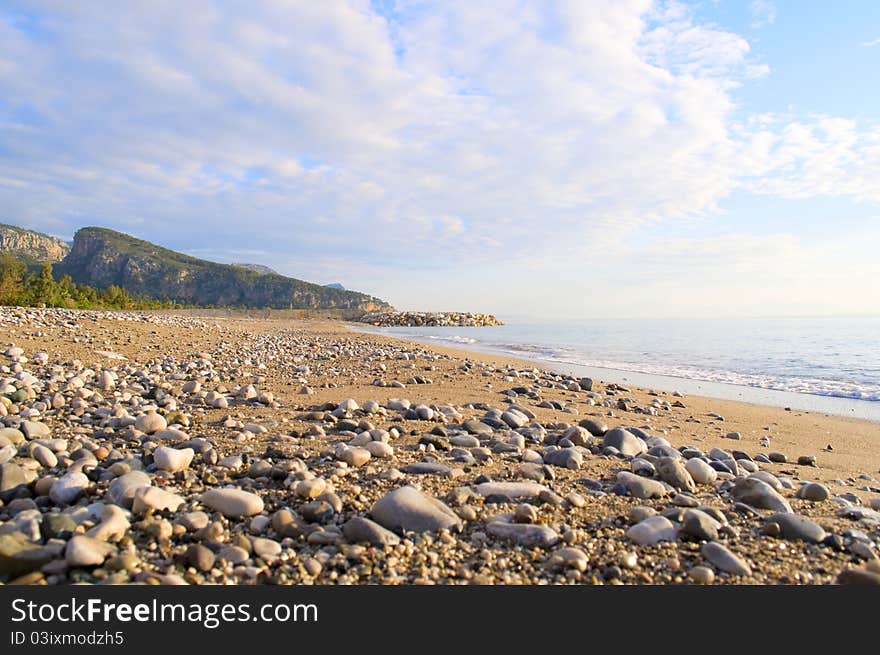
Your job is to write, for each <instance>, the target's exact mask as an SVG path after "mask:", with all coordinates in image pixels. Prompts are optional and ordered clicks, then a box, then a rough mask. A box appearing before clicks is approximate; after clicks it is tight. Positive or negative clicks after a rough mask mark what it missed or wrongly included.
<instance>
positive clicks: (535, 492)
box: [474, 482, 549, 501]
mask: <svg viewBox="0 0 880 655" xmlns="http://www.w3.org/2000/svg"><path fill="white" fill-rule="evenodd" d="M474 490H475V491H476V492H477V493H478V494H480V495H481V496H483V497H484V498H488V497H489V496H502V497H504V498H506V499H507V500H508V501H514V500H529V499H537V498H538V496H539V495H540V494H541V492H542V491H549V489H547V487H545V486H544V485H542V484H536V483H534V482H483V483H481V484H478V485H476V486H475V487H474Z"/></svg>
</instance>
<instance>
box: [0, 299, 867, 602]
mask: <svg viewBox="0 0 880 655" xmlns="http://www.w3.org/2000/svg"><path fill="white" fill-rule="evenodd" d="M0 319H3V320H0V341H3V342H4V343H5V347H6V350H5V351H4V353H3V356H5V357H6V358H7V359H6V360H5V361H6V362H7V363H8V365H9V366H10V371H11V367H13V366H14V367H16V368H18V367H20V369H21V370H20V371H19V372H18V373H17V377H7V378H6V379H5V383H6V384H7V385H12V386H14V387H15V390H13V389H11V388H9V386H7V389H6V392H7V394H9V396H4V399H5V402H4V403H3V406H4V408H5V409H6V412H7V415H6V416H4V417H3V420H2V423H3V424H4V425H5V428H4V429H3V430H2V432H0V440H2V443H0V447H2V450H0V454H2V455H3V456H4V457H5V458H7V461H6V462H5V463H3V465H2V466H3V469H2V477H0V483H2V484H0V528H2V530H0V541H2V544H0V545H2V549H0V582H17V583H21V584H47V585H66V584H72V583H86V584H128V583H148V584H273V585H274V584H284V585H288V584H449V585H452V584H529V585H535V584H615V585H616V584H833V583H835V582H846V581H848V580H854V581H861V580H867V581H871V580H875V579H876V580H878V581H880V560H877V559H876V555H877V552H878V548H880V538H878V534H877V526H880V480H878V479H877V477H878V476H877V473H878V471H880V451H878V448H877V436H878V430H877V426H876V424H873V423H870V422H868V421H864V420H858V419H852V418H846V417H836V416H823V415H821V414H811V413H807V412H785V411H784V410H782V409H780V408H773V407H764V406H759V405H751V404H748V403H743V402H737V401H724V400H716V399H706V398H701V397H698V396H689V395H684V396H673V395H672V394H671V393H667V392H657V391H652V390H647V389H642V388H641V387H636V386H632V385H627V386H626V388H622V387H621V386H620V385H615V384H604V383H601V382H594V383H588V382H587V381H585V380H579V379H577V378H572V377H570V376H566V375H562V374H559V373H556V372H554V371H552V370H549V369H542V368H539V367H538V366H537V365H536V363H535V362H532V361H529V360H524V359H520V358H512V357H505V356H500V355H491V354H485V355H484V354H481V353H474V352H470V351H463V350H462V349H457V348H451V347H445V346H438V345H435V344H431V345H423V344H420V343H418V342H413V341H409V340H404V339H400V338H396V337H390V336H385V335H375V334H364V333H361V332H357V331H352V330H351V329H349V328H348V326H346V325H344V324H342V323H340V322H338V321H321V320H313V321H308V320H307V321H301V320H284V319H281V320H272V319H252V318H245V319H241V318H231V317H229V318H205V319H199V318H195V317H182V316H174V315H162V316H159V317H156V316H154V315H151V314H143V315H141V316H140V317H139V318H137V317H135V318H133V316H132V315H131V314H124V313H102V312H67V311H60V310H19V309H6V310H2V311H0ZM829 445H830V446H832V447H831V448H830V449H829V448H826V447H827V446H829ZM676 462H677V464H676ZM693 465H697V466H696V467H695V466H693ZM691 471H693V473H691ZM758 475H760V476H761V477H758V478H752V477H750V476H758ZM758 482H760V484H758ZM752 487H756V489H757V491H758V492H760V493H759V494H758V495H755V493H754V492H755V491H756V489H754V488H752ZM807 491H808V492H809V496H806V495H804V494H805V493H806V492H807ZM802 492H803V493H802ZM126 494H127V495H126ZM780 511H781V512H782V513H784V514H790V515H791V516H792V519H793V520H794V523H791V522H790V521H787V520H785V518H784V517H783V518H779V516H780V515H779V512H780ZM50 516H51V525H52V526H53V527H52V530H53V531H52V532H51V533H48V534H46V533H44V531H43V530H41V526H42V524H43V521H44V520H45V521H46V522H47V523H46V525H48V523H49V521H50V519H49V517H50ZM792 526H794V527H792ZM783 529H784V530H785V531H789V530H792V529H793V530H795V532H790V531H789V532H784V531H783ZM863 535H864V536H863Z"/></svg>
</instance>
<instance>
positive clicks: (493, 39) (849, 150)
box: [0, 0, 880, 318]
mask: <svg viewBox="0 0 880 655" xmlns="http://www.w3.org/2000/svg"><path fill="white" fill-rule="evenodd" d="M878 68H880V3H878V2H874V1H873V0H864V1H855V0H837V1H836V2H833V3H831V2H825V1H822V0H789V1H783V0H717V1H716V0H702V1H699V2H697V1H695V2H677V1H664V0H655V1H651V0H559V1H549V0H547V1H541V2H537V1H534V0H533V1H530V2H525V1H517V0H469V1H468V2H448V1H438V2H430V1H421V0H374V1H372V2H370V1H368V0H324V1H322V2H314V1H313V0H284V1H282V0H266V1H263V2H259V3H245V2H232V1H229V2H223V1H219V0H218V1H213V0H190V2H187V3H183V4H182V3H179V2H172V1H165V0H152V1H151V2H149V3H144V2H123V1H119V0H114V1H110V0H106V1H100V0H95V1H90V2H75V3H72V2H66V1H64V0H59V1H51V0H30V1H28V2H18V1H16V0H2V1H0V222H7V223H12V224H15V225H20V226H23V227H27V228H31V229H36V230H39V231H43V232H47V233H50V234H53V235H58V236H61V237H64V238H68V239H69V238H71V237H72V236H73V234H74V232H75V231H76V230H77V229H78V228H81V227H85V226H89V225H100V226H105V227H110V228H113V229H117V230H120V231H123V232H127V233H129V234H132V235H134V236H137V237H139V238H142V239H147V240H149V241H153V242H155V243H159V244H161V245H163V246H166V247H169V248H173V249H175V250H181V251H184V252H187V253H190V254H193V255H196V256H199V257H204V258H206V259H212V260H215V261H221V262H253V263H259V264H265V265H268V266H271V267H273V268H275V269H276V270H278V271H279V272H281V273H284V274H286V275H291V276H294V277H298V278H301V279H306V280H310V281H315V282H320V283H329V282H341V283H342V284H344V285H345V286H346V287H347V288H351V289H356V290H360V291H364V292H367V293H370V294H373V295H376V296H379V297H381V298H384V299H386V300H388V301H389V302H391V303H392V304H393V305H395V306H396V307H398V308H401V309H425V310H459V311H484V312H492V313H496V314H498V315H500V316H502V317H506V316H533V317H537V316H540V317H549V318H589V317H602V318H606V317H691V316H693V317H698V316H708V317H733V316H762V315H773V316H787V315H792V316H797V315H828V314H877V313H880V293H878V289H877V287H878V280H880V256H878V253H880V85H878V84H877V70H878Z"/></svg>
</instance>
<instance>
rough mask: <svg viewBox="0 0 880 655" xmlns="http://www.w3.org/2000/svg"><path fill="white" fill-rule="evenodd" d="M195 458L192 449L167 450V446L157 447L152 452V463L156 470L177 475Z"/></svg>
mask: <svg viewBox="0 0 880 655" xmlns="http://www.w3.org/2000/svg"><path fill="white" fill-rule="evenodd" d="M193 457H195V451H194V450H193V449H192V448H181V449H179V450H178V449H176V448H168V447H167V446H159V447H158V448H156V450H154V451H153V462H154V463H155V464H156V468H158V469H160V470H162V471H167V472H168V473H177V472H178V471H183V470H184V469H186V468H189V465H190V463H191V462H192V460H193Z"/></svg>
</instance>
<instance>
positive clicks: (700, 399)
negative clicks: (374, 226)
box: [328, 323, 880, 480]
mask: <svg viewBox="0 0 880 655" xmlns="http://www.w3.org/2000/svg"><path fill="white" fill-rule="evenodd" d="M341 325H344V326H345V328H343V329H345V330H350V329H352V328H353V331H355V332H358V333H362V334H369V335H370V336H375V337H379V338H381V339H390V340H393V341H400V342H403V343H410V344H417V345H419V346H421V347H425V348H428V349H431V350H434V351H436V352H439V353H444V354H448V355H451V356H453V357H459V358H462V359H469V360H476V361H481V362H488V363H491V364H493V365H497V366H502V367H503V366H508V365H510V366H514V367H517V368H521V369H531V368H537V369H545V370H549V371H554V372H562V373H564V372H565V371H559V370H557V369H555V368H553V367H551V366H544V365H543V363H542V362H539V361H537V360H533V359H527V358H522V357H513V356H509V355H503V354H499V353H493V352H484V351H477V350H472V349H469V348H462V347H456V346H447V345H445V344H438V343H435V342H433V341H431V342H428V343H426V342H425V341H422V340H417V339H410V338H407V337H398V336H395V335H388V334H382V333H379V332H376V331H372V330H362V329H360V326H358V325H357V324H351V323H342V324H341ZM328 326H332V324H328ZM354 326H356V327H354ZM609 370H610V369H609ZM620 373H622V375H621V377H620V380H622V379H623V378H624V377H628V375H629V374H628V372H626V371H622V372H620ZM595 380H596V382H599V383H603V382H615V381H616V380H615V379H604V380H603V379H602V378H596V379H595ZM730 386H732V385H730ZM627 389H630V390H631V391H634V392H636V395H637V396H638V397H640V398H645V399H646V398H650V397H651V395H650V394H652V393H658V394H659V395H660V397H661V398H667V399H669V400H670V401H671V400H674V397H673V396H672V390H662V389H657V388H654V387H651V386H643V385H637V384H633V385H630V384H628V385H627ZM779 393H782V392H779ZM495 395H496V397H497V394H495ZM791 395H795V394H791ZM682 400H683V401H684V403H685V404H686V406H687V407H686V409H687V410H688V411H687V414H688V415H692V416H693V417H695V418H696V420H701V418H704V417H706V416H707V415H708V414H710V413H718V414H721V415H722V416H723V417H724V421H723V422H720V423H719V424H718V425H714V426H710V428H711V429H710V430H708V431H707V430H706V429H705V427H706V426H705V424H703V423H689V424H688V425H690V426H691V428H692V429H690V430H681V431H680V432H679V433H678V435H673V437H670V439H671V440H672V439H675V440H674V441H673V444H674V445H678V444H679V441H680V440H682V439H684V438H685V437H690V438H692V439H697V440H698V441H700V442H701V444H704V445H705V446H706V447H708V448H722V449H730V448H732V447H737V448H743V449H744V448H746V447H753V446H755V445H756V444H757V442H758V441H759V440H760V437H761V436H763V435H771V437H772V442H773V449H786V450H788V451H791V450H793V449H800V450H802V451H803V452H807V451H809V452H813V453H816V452H822V454H823V469H820V470H817V471H816V473H818V476H817V477H818V479H820V480H832V479H834V478H835V477H841V476H858V475H862V474H871V475H874V474H876V473H878V472H880V425H878V424H877V423H876V422H874V421H872V420H869V419H863V418H856V417H852V416H843V415H836V414H829V413H824V412H817V411H810V410H803V409H801V410H793V411H786V410H785V408H784V407H782V406H778V405H766V404H761V403H754V402H748V401H744V400H737V399H727V398H715V397H712V396H703V395H697V394H694V395H691V394H689V393H684V397H683V398H682ZM496 402H497V401H496ZM878 404H880V403H878ZM593 409H594V410H599V408H598V407H597V408H593ZM621 420H623V417H621ZM736 431H738V432H740V433H741V435H742V437H743V439H742V440H741V441H739V442H734V441H731V440H730V439H727V438H726V434H727V433H728V432H736ZM737 444H739V445H737ZM828 445H831V446H832V447H833V450H832V451H830V452H828V451H825V449H826V447H827V446H828Z"/></svg>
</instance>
